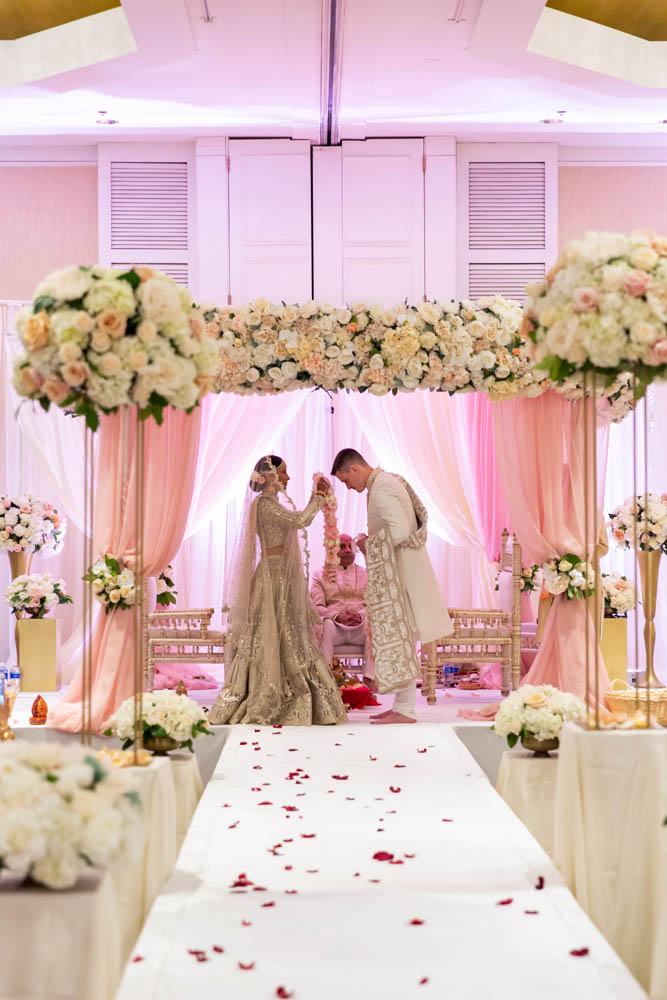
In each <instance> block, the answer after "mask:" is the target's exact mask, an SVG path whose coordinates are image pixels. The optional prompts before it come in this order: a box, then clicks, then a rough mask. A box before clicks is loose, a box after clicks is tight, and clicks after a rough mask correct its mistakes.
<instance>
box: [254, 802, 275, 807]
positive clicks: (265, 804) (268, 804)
mask: <svg viewBox="0 0 667 1000" xmlns="http://www.w3.org/2000/svg"><path fill="white" fill-rule="evenodd" d="M257 804H258V805H260V806H272V805H273V802H258V803H257Z"/></svg>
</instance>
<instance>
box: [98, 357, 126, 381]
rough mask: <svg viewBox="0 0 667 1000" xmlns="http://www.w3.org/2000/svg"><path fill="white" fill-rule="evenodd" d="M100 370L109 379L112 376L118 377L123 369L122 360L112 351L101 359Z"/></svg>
mask: <svg viewBox="0 0 667 1000" xmlns="http://www.w3.org/2000/svg"><path fill="white" fill-rule="evenodd" d="M99 369H100V372H101V374H102V375H104V376H105V377H107V378H108V377H109V376H110V375H117V374H118V372H119V371H120V369H121V364H120V358H119V357H118V355H117V354H112V352H111V351H108V352H107V353H106V354H103V355H102V357H101V358H100V361H99Z"/></svg>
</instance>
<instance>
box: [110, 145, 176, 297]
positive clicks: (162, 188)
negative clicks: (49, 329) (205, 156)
mask: <svg viewBox="0 0 667 1000" xmlns="http://www.w3.org/2000/svg"><path fill="white" fill-rule="evenodd" d="M99 169H100V202H99V213H100V225H99V234H100V262H101V263H103V264H106V265H107V266H109V267H129V266H131V265H133V264H146V265H148V266H150V267H154V268H157V269H158V270H160V271H164V272H165V274H168V275H170V276H171V277H172V278H173V279H174V280H175V281H177V282H178V283H179V284H182V285H187V284H189V283H190V282H193V281H194V273H193V272H194V268H193V258H194V254H193V243H194V240H193V236H192V229H193V227H192V200H193V199H192V188H193V185H192V181H191V179H192V169H193V155H192V149H191V147H190V146H189V145H185V144H184V145H183V146H155V145H152V144H144V143H142V144H141V145H139V144H121V143H119V144H115V143H108V144H106V143H105V144H104V145H102V146H100V154H99Z"/></svg>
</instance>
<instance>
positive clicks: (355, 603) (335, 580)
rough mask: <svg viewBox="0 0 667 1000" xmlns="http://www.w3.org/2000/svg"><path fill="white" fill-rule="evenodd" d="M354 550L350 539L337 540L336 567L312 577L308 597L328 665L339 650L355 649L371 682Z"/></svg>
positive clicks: (362, 579) (361, 574) (361, 576)
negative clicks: (319, 626)
mask: <svg viewBox="0 0 667 1000" xmlns="http://www.w3.org/2000/svg"><path fill="white" fill-rule="evenodd" d="M356 557H357V547H356V545H355V543H354V541H353V539H352V537H351V536H350V535H341V536H340V548H339V550H338V559H339V565H338V566H336V567H331V568H327V567H326V566H325V568H324V569H322V570H320V571H319V572H318V573H315V575H314V576H313V580H312V584H311V588H310V596H311V598H312V601H313V604H314V605H315V607H316V608H317V611H318V614H319V615H320V618H321V619H322V621H323V628H322V637H321V640H320V646H321V647H322V653H323V655H324V658H325V659H326V661H327V663H329V664H330V663H331V662H332V661H333V658H334V656H335V655H336V654H335V648H336V647H338V646H358V647H359V651H360V653H361V652H362V651H363V654H364V680H365V681H367V682H368V681H371V682H372V679H373V676H374V673H375V668H374V666H373V658H372V655H371V644H370V640H369V638H368V635H367V632H366V583H367V580H368V577H367V574H366V570H365V569H364V568H363V566H359V565H358V564H357V562H356Z"/></svg>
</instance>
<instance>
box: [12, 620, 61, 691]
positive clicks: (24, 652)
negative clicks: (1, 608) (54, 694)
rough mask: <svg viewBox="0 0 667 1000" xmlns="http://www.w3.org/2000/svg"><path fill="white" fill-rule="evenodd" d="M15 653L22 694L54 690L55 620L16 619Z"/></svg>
mask: <svg viewBox="0 0 667 1000" xmlns="http://www.w3.org/2000/svg"><path fill="white" fill-rule="evenodd" d="M16 649H17V656H18V661H19V669H20V671H21V690H22V691H55V690H56V620H55V618H20V619H19V620H18V621H17V623H16Z"/></svg>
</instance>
